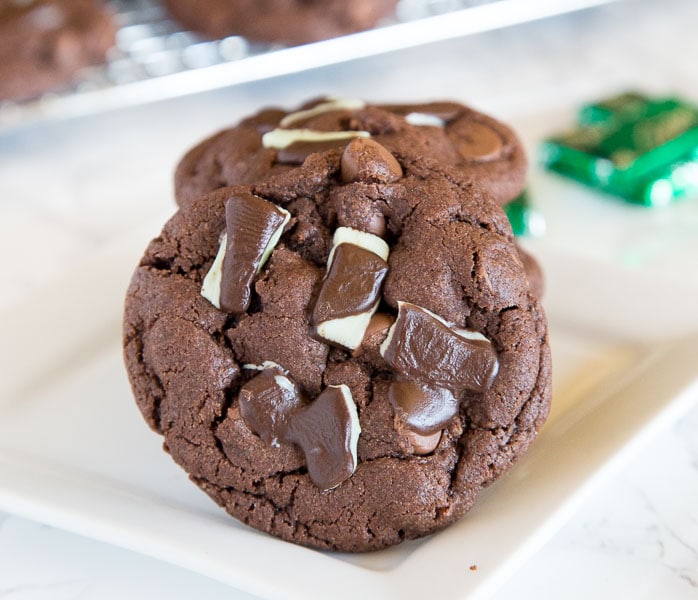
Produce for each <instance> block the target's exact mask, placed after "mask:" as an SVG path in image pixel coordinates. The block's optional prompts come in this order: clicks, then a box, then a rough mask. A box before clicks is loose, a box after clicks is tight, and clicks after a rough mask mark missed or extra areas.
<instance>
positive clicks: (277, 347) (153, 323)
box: [124, 109, 551, 551]
mask: <svg viewBox="0 0 698 600" xmlns="http://www.w3.org/2000/svg"><path fill="white" fill-rule="evenodd" d="M373 114H375V115H377V118H379V119H384V118H386V117H385V111H382V110H376V111H374V110H373V109H370V110H369V111H368V115H373ZM366 118H368V117H366ZM393 118H397V117H393ZM388 139H390V138H389V137H388ZM393 147H394V146H393ZM546 330H547V325H546V320H545V316H544V313H543V310H542V308H541V307H540V305H539V302H538V300H537V299H536V297H535V296H534V295H533V294H532V293H531V292H530V291H529V287H528V283H527V281H526V276H525V273H524V270H523V266H522V264H521V262H520V260H519V258H518V255H517V252H516V249H515V247H514V244H513V238H512V235H511V228H510V226H509V224H508V221H507V219H506V216H505V215H504V213H503V212H502V210H501V209H500V208H499V207H498V206H497V205H496V204H495V203H493V202H492V201H491V200H490V199H489V197H488V196H487V194H485V193H483V192H482V191H481V190H479V188H477V187H469V186H463V185H461V184H460V183H459V182H458V181H455V180H453V179H450V178H447V177H444V176H443V175H442V172H441V170H440V169H438V168H436V167H435V166H434V165H433V164H432V163H429V161H421V162H420V161H414V162H413V161H412V160H411V159H409V158H407V159H406V158H405V157H404V155H402V154H392V153H391V152H390V151H389V150H388V149H387V146H382V145H380V144H378V143H377V142H376V138H375V137H374V138H361V137H359V138H356V139H354V140H353V141H351V142H350V143H349V144H348V145H346V147H345V148H343V149H340V150H337V149H334V150H328V151H327V152H323V153H316V154H312V155H310V156H309V157H308V158H307V159H306V160H305V161H304V162H303V164H302V165H301V166H299V167H297V168H291V169H282V170H277V171H276V172H275V173H274V174H272V175H269V176H268V177H266V178H265V179H264V180H263V181H260V182H259V183H256V184H253V185H245V186H236V187H224V188H221V189H218V190H216V191H213V192H211V193H209V194H208V195H205V196H202V197H200V198H199V199H198V200H195V201H192V202H190V203H187V205H186V206H184V207H183V208H182V209H180V211H179V212H178V213H177V214H176V215H175V216H174V217H173V218H172V219H171V220H170V222H169V223H168V224H167V225H166V226H165V228H164V229H163V231H162V233H161V235H160V236H159V237H158V238H156V239H155V240H153V241H152V242H151V244H150V246H149V247H148V249H147V251H146V253H145V255H144V257H143V259H142V260H141V263H140V265H139V267H138V268H137V270H136V272H135V274H134V276H133V280H132V282H131V285H130V287H129V290H128V295H127V299H126V308H125V317H124V352H125V361H126V365H127V369H128V373H129V377H130V381H131V384H132V388H133V391H134V394H135V397H136V401H137V403H138V406H139V407H140V410H141V412H142V414H143V416H144V417H145V419H146V421H147V422H148V424H149V425H150V426H151V427H152V428H153V429H154V430H155V431H156V432H158V433H160V434H162V435H163V436H164V439H165V442H164V445H165V449H166V450H167V451H168V452H169V453H170V454H171V455H172V457H173V459H174V460H175V461H176V462H177V463H178V464H180V465H181V466H182V467H183V468H184V469H185V470H186V471H187V472H188V473H189V475H190V477H191V479H192V481H193V482H194V483H196V484H197V485H198V486H199V487H201V489H203V490H204V491H206V492H207V493H208V494H209V495H210V496H211V498H213V499H214V500H215V501H216V502H218V503H219V504H220V505H221V506H223V507H224V508H225V509H226V510H227V511H228V512H229V513H230V514H231V515H233V516H234V517H236V518H238V519H240V520H241V521H243V522H245V523H247V524H249V525H251V526H253V527H256V528H258V529H260V530H262V531H266V532H269V533H271V534H272V535H275V536H278V537H281V538H283V539H285V540H289V541H293V542H297V543H300V544H304V545H308V546H312V547H316V548H323V549H334V550H342V551H365V550H373V549H378V548H382V547H385V546H389V545H392V544H396V543H399V542H400V541H402V540H404V539H412V538H417V537H420V536H423V535H427V534H429V533H432V532H434V531H437V530H439V529H442V528H443V527H446V526H447V525H449V524H450V523H453V522H454V521H455V520H456V519H458V518H459V517H461V516H462V515H463V514H464V513H465V512H466V511H467V510H468V509H469V508H470V507H471V506H472V505H473V503H474V502H475V499H476V497H477V495H478V493H479V492H480V491H481V490H482V489H483V488H485V487H486V486H488V485H490V484H491V483H492V482H493V481H495V480H496V479H497V478H498V477H499V476H500V475H501V474H502V473H504V472H505V471H507V469H509V467H510V466H511V465H512V464H513V463H514V462H515V461H516V460H517V459H518V458H519V457H520V456H521V454H522V453H523V452H524V451H525V450H526V448H527V447H528V446H529V444H530V443H531V442H532V440H533V439H534V438H535V436H536V433H537V432H538V430H539V429H540V427H541V425H542V424H543V422H544V420H545V418H546V416H547V414H548V410H549V404H550V375H551V372H550V352H549V347H548V340H547V331H546Z"/></svg>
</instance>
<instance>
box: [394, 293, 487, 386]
mask: <svg viewBox="0 0 698 600" xmlns="http://www.w3.org/2000/svg"><path fill="white" fill-rule="evenodd" d="M466 335H469V334H468V333H467V332H463V331H458V330H454V329H452V328H451V327H449V326H448V325H446V324H445V323H444V322H442V321H441V320H440V319H438V318H437V317H436V316H435V315H433V314H431V313H430V312H429V311H427V310H425V309H424V308H421V307H419V306H416V305H414V304H410V303H408V302H400V303H399V312H398V317H397V320H396V321H395V324H394V325H393V327H392V328H391V330H390V333H389V335H388V337H387V338H386V340H385V342H383V344H382V346H381V354H382V355H383V358H385V360H386V361H387V362H388V364H389V365H390V366H391V367H392V368H393V369H395V370H396V371H397V372H398V373H401V374H402V375H404V376H405V377H406V378H407V379H410V380H412V381H424V382H428V383H430V384H432V385H435V386H439V387H444V388H446V389H450V390H453V391H454V392H456V393H458V392H461V391H463V390H468V391H472V392H484V391H485V390H487V389H488V388H489V387H490V386H491V385H492V382H493V381H494V378H495V377H496V375H497V370H498V368H499V363H498V361H497V353H496V352H495V350H494V348H493V347H492V344H491V343H490V342H489V341H488V340H486V339H485V338H483V337H481V336H479V334H475V336H476V339H471V338H470V337H465V336H466ZM470 335H472V334H470Z"/></svg>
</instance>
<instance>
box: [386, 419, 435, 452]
mask: <svg viewBox="0 0 698 600" xmlns="http://www.w3.org/2000/svg"><path fill="white" fill-rule="evenodd" d="M396 429H397V431H398V433H399V434H400V435H402V436H403V437H405V438H407V441H408V442H409V443H410V446H412V452H413V453H414V454H419V455H420V456H422V455H424V454H430V453H431V452H433V451H434V450H436V447H437V446H438V445H439V442H440V441H441V435H442V432H441V431H437V432H436V433H432V434H429V435H421V434H419V433H416V432H414V431H411V430H410V429H404V428H403V429H402V430H401V429H400V427H399V426H398V427H396Z"/></svg>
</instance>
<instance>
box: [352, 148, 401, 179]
mask: <svg viewBox="0 0 698 600" xmlns="http://www.w3.org/2000/svg"><path fill="white" fill-rule="evenodd" d="M400 177H402V167H401V166H400V163H399V162H397V160H396V158H395V157H394V156H393V155H392V154H391V153H390V151H389V150H387V149H386V148H385V147H384V146H381V145H380V144H379V143H378V142H376V141H375V140H372V139H370V138H356V139H355V140H352V141H351V143H350V144H349V145H348V146H347V147H346V149H345V150H344V154H342V181H343V182H345V183H351V182H354V181H365V182H369V183H393V182H395V181H397V180H398V179H400Z"/></svg>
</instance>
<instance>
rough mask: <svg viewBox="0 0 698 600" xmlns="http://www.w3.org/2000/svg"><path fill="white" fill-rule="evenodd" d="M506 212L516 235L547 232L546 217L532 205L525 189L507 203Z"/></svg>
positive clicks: (536, 235)
mask: <svg viewBox="0 0 698 600" xmlns="http://www.w3.org/2000/svg"><path fill="white" fill-rule="evenodd" d="M504 212H505V213H506V215H507V217H508V218H509V223H511V228H512V230H513V231H514V235H516V236H533V237H538V236H541V235H543V234H544V233H545V219H544V217H543V215H542V214H541V213H540V212H539V211H537V210H536V209H535V208H533V206H531V202H530V200H529V197H528V192H527V191H525V190H524V191H523V192H522V193H521V195H520V196H518V197H517V198H514V200H512V201H511V202H509V203H508V204H506V205H505V206H504Z"/></svg>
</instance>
